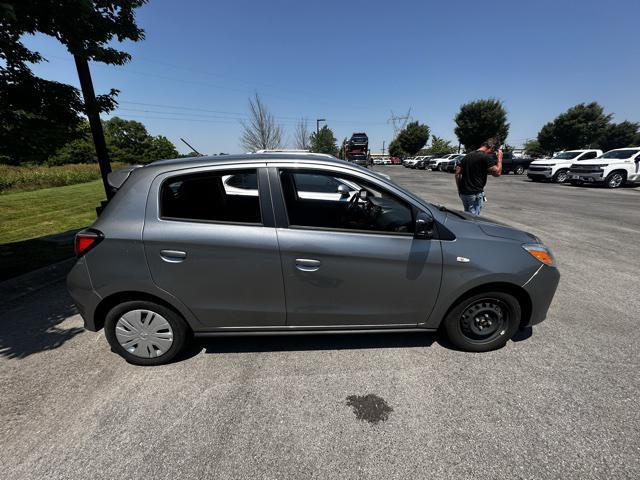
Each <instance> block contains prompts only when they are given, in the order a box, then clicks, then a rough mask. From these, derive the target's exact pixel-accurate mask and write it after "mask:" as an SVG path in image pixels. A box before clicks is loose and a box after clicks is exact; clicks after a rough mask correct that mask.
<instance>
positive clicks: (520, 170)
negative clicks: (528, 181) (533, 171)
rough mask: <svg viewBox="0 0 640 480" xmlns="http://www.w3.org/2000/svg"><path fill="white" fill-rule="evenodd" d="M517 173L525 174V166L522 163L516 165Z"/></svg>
mask: <svg viewBox="0 0 640 480" xmlns="http://www.w3.org/2000/svg"><path fill="white" fill-rule="evenodd" d="M515 174H516V175H524V167H523V166H522V165H520V166H518V167H516V171H515Z"/></svg>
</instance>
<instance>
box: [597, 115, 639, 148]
mask: <svg viewBox="0 0 640 480" xmlns="http://www.w3.org/2000/svg"><path fill="white" fill-rule="evenodd" d="M639 128H640V124H638V123H634V122H628V121H626V120H625V121H624V122H620V123H610V124H609V125H607V127H606V128H605V130H604V132H603V133H602V135H601V136H600V140H598V143H597V145H598V147H600V148H601V149H602V150H604V151H605V152H606V151H607V150H613V149H614V148H623V147H630V146H631V145H633V144H634V141H635V140H636V138H637V135H638V134H640V132H639V131H638V129H639Z"/></svg>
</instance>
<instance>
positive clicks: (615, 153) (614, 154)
mask: <svg viewBox="0 0 640 480" xmlns="http://www.w3.org/2000/svg"><path fill="white" fill-rule="evenodd" d="M639 151H640V150H611V151H610V152H607V153H605V154H604V155H602V156H601V157H600V158H615V159H617V160H624V159H625V158H631V157H633V156H634V155H635V154H636V153H638V152H639Z"/></svg>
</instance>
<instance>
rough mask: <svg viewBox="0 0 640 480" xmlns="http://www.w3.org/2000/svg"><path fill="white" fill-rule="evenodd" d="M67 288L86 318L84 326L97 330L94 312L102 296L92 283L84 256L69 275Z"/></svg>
mask: <svg viewBox="0 0 640 480" xmlns="http://www.w3.org/2000/svg"><path fill="white" fill-rule="evenodd" d="M67 289H68V290H69V294H70V295H71V298H72V299H73V302H74V303H75V304H76V306H77V307H78V311H79V313H80V316H81V317H82V319H83V320H84V328H86V329H87V330H90V331H92V332H95V331H97V330H98V327H97V326H96V323H95V315H94V314H95V311H96V307H97V306H98V304H99V303H100V301H101V300H102V298H101V297H100V296H99V295H98V294H97V293H96V292H95V290H94V289H93V286H92V285H91V278H90V277H89V270H88V269H87V264H86V262H85V259H84V258H81V259H80V260H78V261H77V262H76V264H75V265H74V266H73V268H72V269H71V271H70V272H69V275H67Z"/></svg>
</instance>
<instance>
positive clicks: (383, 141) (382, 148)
mask: <svg viewBox="0 0 640 480" xmlns="http://www.w3.org/2000/svg"><path fill="white" fill-rule="evenodd" d="M382 156H383V157H384V140H382Z"/></svg>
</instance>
